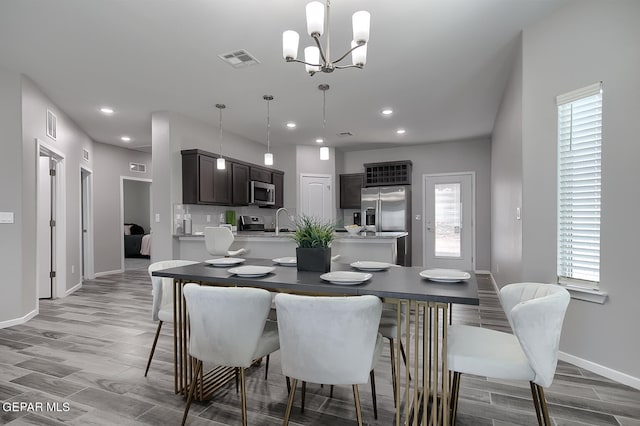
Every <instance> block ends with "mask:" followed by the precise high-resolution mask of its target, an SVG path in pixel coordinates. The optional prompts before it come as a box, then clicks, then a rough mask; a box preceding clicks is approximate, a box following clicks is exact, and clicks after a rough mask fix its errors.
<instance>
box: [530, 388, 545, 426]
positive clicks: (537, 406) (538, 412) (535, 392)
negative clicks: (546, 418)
mask: <svg viewBox="0 0 640 426" xmlns="http://www.w3.org/2000/svg"><path fill="white" fill-rule="evenodd" d="M529 385H530V386H531V398H532V399H533V407H534V408H535V409H536V417H537V418H538V426H542V415H541V408H540V396H539V395H538V389H537V388H536V384H535V383H533V382H529Z"/></svg>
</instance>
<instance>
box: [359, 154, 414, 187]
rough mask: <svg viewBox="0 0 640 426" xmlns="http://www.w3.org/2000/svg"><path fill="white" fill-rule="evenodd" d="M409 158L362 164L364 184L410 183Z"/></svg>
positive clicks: (410, 166)
mask: <svg viewBox="0 0 640 426" xmlns="http://www.w3.org/2000/svg"><path fill="white" fill-rule="evenodd" d="M412 164H413V163H411V161H410V160H406V161H389V162H385V163H368V164H364V170H365V181H364V186H367V187H368V186H387V185H411V168H412Z"/></svg>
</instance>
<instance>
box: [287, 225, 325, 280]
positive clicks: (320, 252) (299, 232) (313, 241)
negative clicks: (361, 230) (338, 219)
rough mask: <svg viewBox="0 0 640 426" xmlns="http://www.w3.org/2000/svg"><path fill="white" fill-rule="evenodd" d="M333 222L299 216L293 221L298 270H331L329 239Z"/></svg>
mask: <svg viewBox="0 0 640 426" xmlns="http://www.w3.org/2000/svg"><path fill="white" fill-rule="evenodd" d="M333 228H334V226H333V223H331V222H323V221H322V220H320V219H318V218H315V217H311V216H304V215H303V216H301V217H300V218H298V220H296V222H295V230H294V232H293V236H292V238H293V239H294V240H295V242H296V243H297V244H298V247H297V248H296V258H297V261H296V265H297V267H298V271H313V272H329V271H330V270H331V246H330V245H331V241H333Z"/></svg>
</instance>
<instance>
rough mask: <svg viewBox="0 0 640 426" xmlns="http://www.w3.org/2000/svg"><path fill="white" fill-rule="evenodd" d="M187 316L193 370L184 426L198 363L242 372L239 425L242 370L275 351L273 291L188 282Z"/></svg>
mask: <svg viewBox="0 0 640 426" xmlns="http://www.w3.org/2000/svg"><path fill="white" fill-rule="evenodd" d="M183 294H184V298H185V300H186V303H187V312H188V314H189V324H190V325H189V326H190V332H191V334H190V336H189V345H188V349H189V354H190V355H191V356H192V357H194V358H195V359H196V369H195V374H194V375H193V381H192V383H191V386H190V389H189V396H188V398H187V405H186V407H185V410H184V416H183V418H182V424H183V425H184V424H185V421H186V419H187V416H188V414H189V407H190V406H191V401H192V400H193V393H194V390H195V387H196V383H197V382H198V379H199V377H200V372H201V370H202V363H203V362H207V363H211V364H214V365H218V366H226V367H235V368H239V370H240V394H241V406H242V424H243V426H246V424H247V392H246V385H245V368H248V367H250V366H251V364H252V363H253V361H254V360H256V359H259V358H262V357H264V356H266V355H268V354H271V353H273V352H275V351H277V350H278V348H279V339H278V327H277V325H276V323H275V322H273V321H268V320H267V315H268V314H269V309H270V308H271V294H270V293H269V292H268V291H267V290H263V289H258V288H242V287H231V288H227V287H209V286H200V285H198V284H193V283H189V284H186V285H185V286H184V290H183Z"/></svg>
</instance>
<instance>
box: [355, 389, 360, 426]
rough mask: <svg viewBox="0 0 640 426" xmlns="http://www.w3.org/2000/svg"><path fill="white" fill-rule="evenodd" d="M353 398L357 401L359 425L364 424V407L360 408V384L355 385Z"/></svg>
mask: <svg viewBox="0 0 640 426" xmlns="http://www.w3.org/2000/svg"><path fill="white" fill-rule="evenodd" d="M353 400H354V401H355V403H356V418H357V419H358V426H362V409H361V408H360V394H359V392H358V385H353Z"/></svg>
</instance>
